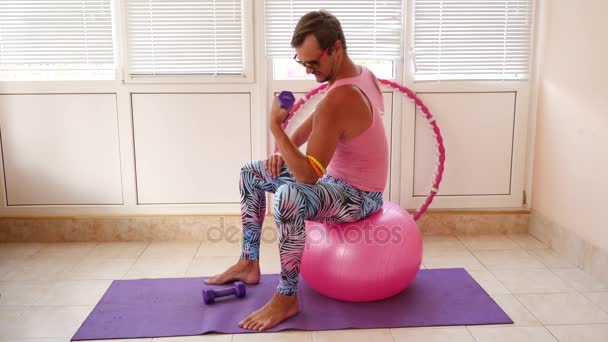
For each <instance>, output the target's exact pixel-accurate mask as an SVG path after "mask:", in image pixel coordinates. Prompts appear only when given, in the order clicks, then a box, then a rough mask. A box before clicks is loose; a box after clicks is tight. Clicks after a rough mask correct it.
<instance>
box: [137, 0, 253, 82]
mask: <svg viewBox="0 0 608 342" xmlns="http://www.w3.org/2000/svg"><path fill="white" fill-rule="evenodd" d="M125 2H126V17H127V45H128V73H129V74H130V75H207V76H216V75H242V74H243V73H244V58H243V50H244V39H243V27H244V25H243V19H244V17H243V4H242V1H241V0H207V1H201V0H179V1H172V0H125Z"/></svg>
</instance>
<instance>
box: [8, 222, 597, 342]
mask: <svg viewBox="0 0 608 342" xmlns="http://www.w3.org/2000/svg"><path fill="white" fill-rule="evenodd" d="M239 249H240V246H239V245H238V244H230V243H227V242H217V243H203V244H201V243H199V242H192V241H188V242H152V243H138V242H132V243H53V244H41V243H31V244H11V243H8V244H0V293H1V295H2V296H1V297H0V342H9V341H10V342H67V341H69V339H70V337H71V336H72V335H73V334H74V332H75V331H76V330H77V329H78V327H79V326H80V324H81V323H82V322H83V321H84V319H85V318H86V317H87V315H88V314H89V312H90V311H91V310H92V309H93V307H94V306H95V304H96V303H97V301H98V300H99V298H100V297H101V296H102V295H103V293H104V292H105V290H106V289H107V288H108V286H110V283H111V281H112V280H113V279H132V278H141V277H184V276H203V275H211V274H215V273H217V272H220V271H222V270H223V269H225V268H226V267H227V266H229V265H231V264H232V263H233V262H234V261H235V260H236V257H237V256H238V254H239ZM261 253H262V271H263V272H264V273H277V272H279V271H280V263H279V259H278V251H277V249H276V245H274V244H272V243H267V244H264V245H263V246H262V252H261ZM423 264H424V265H423V267H426V268H445V267H465V268H466V269H467V270H468V271H469V273H470V274H471V275H472V276H473V277H474V278H475V279H476V280H477V281H478V282H479V283H480V284H481V286H483V287H484V288H485V289H486V291H487V292H488V293H489V294H490V295H491V296H492V297H493V298H494V300H495V301H496V302H497V303H498V304H499V305H500V306H501V307H502V308H503V310H505V311H506V312H507V313H508V314H509V315H510V317H511V318H512V319H513V320H514V321H515V324H514V325H496V326H457V327H438V328H402V329H371V330H341V331H314V332H299V331H289V332H280V333H268V334H264V333H262V334H237V335H221V334H216V335H204V336H192V337H176V338H156V339H138V340H120V341H145V342H151V341H163V342H197V341H201V342H203V341H204V342H230V341H232V342H248V341H290V342H299V341H308V342H312V341H314V342H324V341H348V342H357V341H379V342H380V341H407V342H416V341H430V342H432V341H436V342H439V341H449V342H461V341H462V342H465V341H466V342H475V341H476V342H486V341H487V342H490V341H491V342H501V341H509V342H519V341H533V342H544V341H547V342H548V341H561V342H571V341H576V342H591V341H594V342H600V341H602V342H606V341H608V286H607V285H606V284H602V283H600V282H599V281H597V280H595V279H593V278H592V277H590V276H589V275H587V274H586V273H584V272H583V271H582V270H580V269H578V268H576V267H574V266H573V265H572V264H570V263H568V261H566V260H564V259H563V258H561V257H560V256H559V255H558V254H556V253H554V252H552V251H551V250H549V249H547V247H546V246H544V245H543V244H542V243H541V242H539V241H538V240H536V239H534V238H533V237H532V236H530V235H527V234H513V235H511V234H509V235H487V236H426V237H425V239H424V258H423Z"/></svg>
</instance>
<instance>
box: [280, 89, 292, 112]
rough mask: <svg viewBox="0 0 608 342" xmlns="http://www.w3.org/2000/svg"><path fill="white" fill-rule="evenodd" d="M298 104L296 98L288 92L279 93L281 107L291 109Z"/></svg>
mask: <svg viewBox="0 0 608 342" xmlns="http://www.w3.org/2000/svg"><path fill="white" fill-rule="evenodd" d="M294 102H296V97H295V96H293V93H292V92H290V91H288V90H283V91H282V92H280V93H279V107H281V108H283V109H289V108H291V106H293V104H294Z"/></svg>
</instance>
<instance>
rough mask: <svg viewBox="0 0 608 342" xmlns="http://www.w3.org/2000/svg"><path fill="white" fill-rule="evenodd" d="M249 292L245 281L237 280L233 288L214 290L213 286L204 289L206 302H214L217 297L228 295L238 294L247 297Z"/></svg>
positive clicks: (239, 296)
mask: <svg viewBox="0 0 608 342" xmlns="http://www.w3.org/2000/svg"><path fill="white" fill-rule="evenodd" d="M245 294H247V287H246V286H245V283H243V282H242V281H237V282H235V283H234V284H232V287H231V288H227V289H223V290H213V289H211V288H204V289H203V302H204V303H205V304H213V302H215V298H219V297H226V296H236V297H237V298H242V297H245Z"/></svg>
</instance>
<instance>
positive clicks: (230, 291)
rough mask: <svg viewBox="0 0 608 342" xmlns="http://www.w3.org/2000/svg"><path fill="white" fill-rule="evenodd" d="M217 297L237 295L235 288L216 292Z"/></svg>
mask: <svg viewBox="0 0 608 342" xmlns="http://www.w3.org/2000/svg"><path fill="white" fill-rule="evenodd" d="M213 292H215V296H216V297H225V296H230V295H233V294H236V290H235V289H234V288H229V289H223V290H214V291H213Z"/></svg>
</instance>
